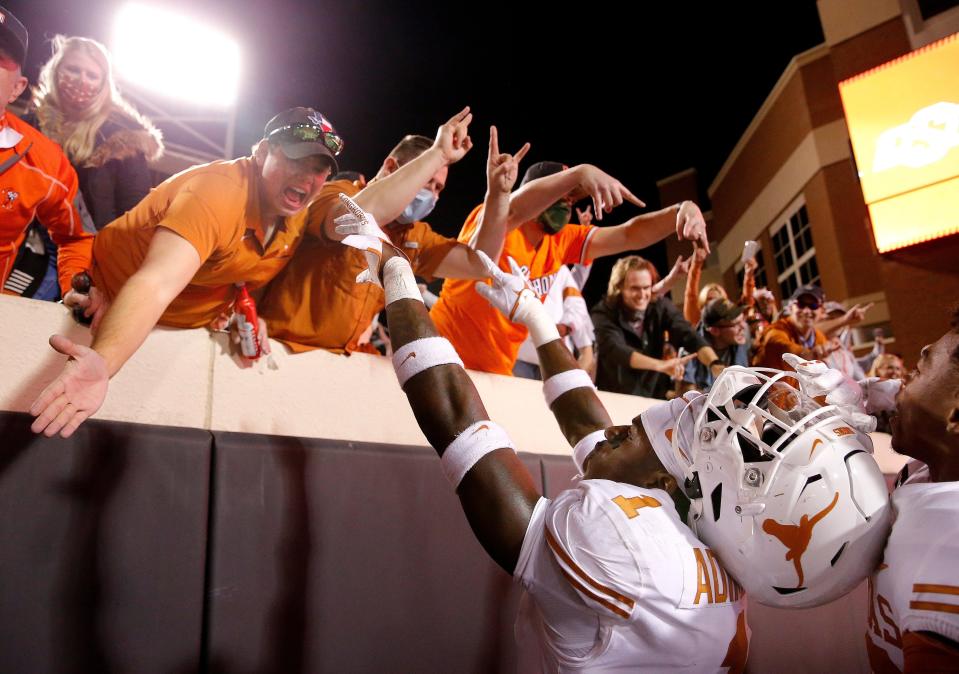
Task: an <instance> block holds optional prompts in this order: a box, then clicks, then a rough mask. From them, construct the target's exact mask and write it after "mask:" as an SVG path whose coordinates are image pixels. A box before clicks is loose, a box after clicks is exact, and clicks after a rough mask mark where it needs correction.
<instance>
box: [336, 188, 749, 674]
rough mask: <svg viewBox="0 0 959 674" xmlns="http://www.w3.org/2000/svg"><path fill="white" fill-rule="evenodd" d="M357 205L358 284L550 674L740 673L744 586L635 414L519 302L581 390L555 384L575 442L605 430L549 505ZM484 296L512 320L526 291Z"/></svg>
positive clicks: (350, 228)
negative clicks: (613, 400)
mask: <svg viewBox="0 0 959 674" xmlns="http://www.w3.org/2000/svg"><path fill="white" fill-rule="evenodd" d="M350 208H351V212H352V213H353V215H354V220H353V221H347V220H344V221H343V222H342V224H341V225H340V226H341V228H342V229H341V230H340V231H341V233H345V234H351V235H353V237H352V238H351V237H347V238H346V239H344V242H345V243H346V245H354V246H356V247H357V248H360V249H361V250H364V251H365V252H367V253H368V257H369V259H370V270H369V273H366V272H364V275H362V276H365V278H369V279H373V280H375V281H377V282H380V283H382V285H383V286H384V289H385V292H386V305H387V306H386V312H387V320H388V322H389V328H390V337H391V339H392V340H393V344H394V347H395V349H396V350H395V353H394V356H393V363H394V367H395V368H396V371H397V377H398V379H399V381H400V385H401V386H402V387H403V390H404V391H405V392H406V394H407V396H408V398H409V401H410V405H411V407H412V408H413V412H414V414H415V416H416V419H417V422H418V423H419V425H420V428H421V429H422V430H423V433H424V434H425V436H426V438H427V439H428V440H429V442H430V444H431V445H432V446H433V447H435V448H437V451H438V453H439V454H440V457H441V462H442V466H443V469H444V472H445V473H446V475H447V477H448V478H449V479H450V481H451V482H452V484H453V486H454V488H455V490H456V492H457V494H458V496H459V498H460V501H461V503H462V506H463V510H464V511H465V513H466V516H467V519H468V520H469V523H470V526H471V527H472V529H473V531H474V533H475V535H476V537H477V539H478V540H479V541H480V543H481V544H482V545H483V547H484V548H485V549H486V551H487V552H488V553H489V555H490V556H491V557H492V558H493V560H494V561H495V562H496V563H497V564H499V565H500V566H501V567H502V568H503V569H505V570H506V571H507V572H508V573H510V574H512V575H513V576H514V578H515V579H516V581H517V582H519V583H521V584H522V585H523V586H524V587H525V588H526V589H527V591H528V595H527V597H528V601H526V602H525V603H526V606H525V607H524V610H523V616H524V617H525V618H526V619H528V620H524V627H525V628H531V629H532V631H533V632H534V633H535V641H537V642H538V645H539V651H540V653H539V655H540V657H541V664H542V666H543V668H544V670H545V671H550V672H571V671H590V672H611V671H617V672H624V671H639V670H646V671H688V672H727V671H732V672H741V671H743V668H744V666H745V660H746V654H747V649H748V630H747V627H746V616H745V597H744V595H743V593H742V590H741V589H740V587H739V585H738V584H737V583H736V582H735V581H734V580H733V579H732V578H731V577H730V576H729V574H728V573H726V571H725V570H724V569H723V567H722V565H721V564H720V562H719V560H718V558H717V556H716V555H715V554H714V553H713V552H712V551H711V550H710V549H709V548H708V547H707V546H706V545H704V544H703V543H702V542H700V541H699V540H698V539H697V538H696V537H695V535H694V534H693V533H692V531H690V529H689V528H688V527H687V526H686V525H685V524H683V522H682V521H681V519H680V517H679V515H678V513H677V511H676V508H675V506H674V503H673V495H674V494H677V493H678V490H677V486H676V481H675V479H674V478H673V477H672V476H671V475H670V474H669V472H668V471H667V470H666V469H665V468H664V467H663V465H662V463H661V462H660V460H659V458H657V455H656V453H655V451H654V449H653V447H652V446H651V444H650V442H649V440H648V439H647V437H646V433H645V431H644V429H643V426H642V423H641V422H640V419H639V418H637V419H636V422H635V423H634V424H633V425H632V426H628V427H614V426H612V424H611V423H610V420H609V416H608V415H607V413H606V410H605V409H604V407H603V405H602V403H601V402H600V401H599V398H598V397H597V396H596V393H595V389H594V388H593V386H592V383H591V382H590V381H589V378H588V376H586V374H585V372H584V371H583V370H580V369H578V368H576V363H575V361H574V360H573V357H572V356H571V355H570V353H569V351H568V350H567V349H566V348H565V346H563V344H562V340H561V339H560V338H559V333H558V332H557V330H556V325H555V322H554V321H552V320H551V319H550V318H549V317H548V315H546V313H545V312H543V311H542V305H541V304H540V302H539V301H538V300H537V299H536V297H535V295H533V293H531V292H529V291H526V292H525V293H522V297H521V299H522V303H521V306H518V307H516V311H514V312H513V315H512V318H513V319H514V320H517V321H522V322H524V323H525V324H527V325H528V326H529V327H530V331H531V333H532V334H533V338H534V340H535V341H536V343H537V346H538V348H539V351H540V359H541V367H542V368H543V374H544V377H546V378H547V380H549V379H553V381H554V382H556V381H557V380H556V379H554V378H555V377H557V376H559V377H560V378H561V379H562V378H563V377H564V375H565V376H566V378H569V379H570V381H568V382H567V383H566V384H564V385H560V386H559V388H557V387H556V386H555V384H554V387H553V391H554V393H556V398H555V400H554V401H552V409H553V411H554V412H555V414H556V416H557V419H558V420H559V422H560V425H561V427H562V429H563V431H564V433H565V434H566V436H567V437H568V438H571V439H574V440H576V441H578V440H579V439H580V438H582V437H584V436H591V437H592V438H593V439H592V444H593V445H595V444H596V442H597V436H596V435H595V433H593V432H594V431H597V429H608V430H607V431H606V432H605V436H606V438H607V439H605V440H603V441H602V442H600V447H599V448H598V449H596V451H595V452H592V457H591V459H590V461H589V465H588V466H587V467H586V471H585V479H584V480H582V481H581V482H580V483H579V484H578V486H577V487H575V488H573V489H570V490H568V491H566V492H563V493H562V494H560V495H559V496H558V497H557V498H555V499H553V500H551V501H550V500H547V499H544V498H542V496H541V495H540V494H539V492H538V491H537V489H536V487H535V485H534V483H533V480H532V477H531V476H530V474H529V472H528V471H527V469H526V467H525V466H524V465H523V463H522V462H521V461H520V460H519V458H518V457H517V456H516V453H515V451H514V449H513V448H512V444H511V442H510V440H509V437H508V436H507V435H506V433H505V431H503V429H502V428H501V427H499V426H498V425H497V424H496V423H495V422H493V421H490V420H489V416H488V415H487V413H486V410H485V408H484V407H483V403H482V401H481V400H480V398H479V395H478V394H477V392H476V389H475V388H474V386H473V383H472V381H471V380H470V378H469V376H468V375H467V374H466V371H465V370H464V369H463V367H462V364H461V362H459V358H458V356H457V354H456V352H455V351H454V350H453V348H452V346H451V345H450V344H449V342H447V341H446V340H445V339H443V338H441V337H438V336H437V332H436V330H435V328H434V326H433V324H432V321H431V320H430V318H429V314H428V313H427V311H426V307H425V306H424V305H423V302H422V299H421V296H420V294H419V291H418V289H417V287H416V282H415V278H414V277H413V274H412V271H411V269H410V266H409V264H408V262H406V260H405V259H403V258H402V257H401V256H400V255H398V254H397V253H396V251H394V250H393V249H392V248H391V247H390V246H388V245H386V242H385V241H382V240H381V239H380V237H379V235H378V234H377V232H376V227H375V224H373V223H371V222H370V221H369V220H370V219H369V218H368V217H367V216H366V215H365V214H363V213H362V211H357V210H356V209H355V208H353V207H350ZM380 255H382V258H383V260H380V259H379V256H380ZM489 264H490V265H491V266H492V264H493V263H492V262H490V263H489ZM484 287H486V288H488V292H489V293H491V294H496V293H499V294H500V295H501V297H502V301H501V302H499V303H498V304H497V306H499V307H500V308H504V307H505V308H506V312H507V313H510V307H513V305H514V304H515V303H516V300H517V295H516V294H515V293H514V294H512V296H510V291H509V290H507V289H496V288H495V287H489V286H484ZM493 299H494V300H495V298H493ZM507 302H508V304H506V303H507ZM494 304H496V302H495V301H494ZM537 310H538V311H537ZM567 373H568V374H567ZM548 383H549V382H547V384H548ZM679 406H680V407H682V406H684V404H683V403H680V404H679ZM599 434H600V435H603V432H602V431H599ZM526 633H527V634H528V633H529V629H527V631H526Z"/></svg>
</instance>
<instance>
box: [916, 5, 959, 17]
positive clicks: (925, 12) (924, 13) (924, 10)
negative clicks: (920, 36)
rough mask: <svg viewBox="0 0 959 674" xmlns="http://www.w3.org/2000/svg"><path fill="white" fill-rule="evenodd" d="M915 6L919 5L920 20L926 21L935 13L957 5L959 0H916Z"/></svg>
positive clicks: (940, 12)
mask: <svg viewBox="0 0 959 674" xmlns="http://www.w3.org/2000/svg"><path fill="white" fill-rule="evenodd" d="M916 6H918V7H919V15H920V16H921V17H922V20H923V21H928V20H929V19H931V18H932V17H934V16H936V15H937V14H942V13H943V12H947V11H949V10H950V9H953V8H955V7H957V6H959V2H957V1H956V0H916Z"/></svg>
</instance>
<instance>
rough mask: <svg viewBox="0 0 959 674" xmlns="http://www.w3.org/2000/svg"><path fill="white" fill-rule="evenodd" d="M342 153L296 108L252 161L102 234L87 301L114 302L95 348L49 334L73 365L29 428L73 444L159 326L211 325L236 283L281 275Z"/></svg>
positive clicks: (199, 172)
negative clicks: (115, 377)
mask: <svg viewBox="0 0 959 674" xmlns="http://www.w3.org/2000/svg"><path fill="white" fill-rule="evenodd" d="M342 148H343V141H342V139H341V138H340V137H339V136H338V135H337V133H336V131H335V130H334V129H333V126H332V125H331V124H330V122H329V121H328V120H327V119H326V118H325V117H324V116H323V115H322V114H320V113H319V112H317V111H316V110H314V109H312V108H292V109H290V110H286V111H284V112H281V113H280V114H278V115H276V116H275V117H274V118H273V119H271V120H270V121H269V122H268V123H267V125H266V128H265V130H264V132H263V138H262V140H260V141H259V142H258V143H257V144H256V145H255V146H254V147H253V154H252V156H249V157H242V158H240V159H235V160H233V161H215V162H211V163H209V164H203V165H200V166H195V167H193V168H190V169H188V170H186V171H183V172H181V173H178V174H176V175H174V176H172V177H170V178H168V179H167V180H166V181H164V182H163V183H161V184H160V185H159V186H157V187H156V188H154V189H153V190H152V191H151V192H150V193H149V194H148V195H147V196H146V197H145V198H144V199H143V200H142V201H141V202H140V203H139V204H137V205H136V206H135V207H134V208H132V209H131V210H130V211H128V212H127V213H126V214H124V215H123V216H121V217H119V218H117V219H116V220H114V221H113V222H111V223H110V224H109V225H107V226H106V227H104V228H103V229H102V230H101V231H100V233H99V234H98V236H97V237H96V241H95V243H94V248H93V269H92V272H91V275H92V280H93V290H95V291H97V292H95V293H94V292H91V293H90V295H89V298H90V300H91V303H96V302H99V301H102V302H108V303H110V306H109V308H108V309H107V310H106V311H105V312H102V313H103V319H102V322H99V325H98V323H97V321H96V320H95V321H94V323H93V325H92V328H93V331H94V339H93V343H92V344H91V346H90V347H89V348H88V347H85V346H82V345H80V344H76V343H74V342H72V341H71V340H69V339H67V338H66V337H63V336H61V335H55V336H53V337H51V338H50V346H52V347H53V348H54V349H55V350H56V351H58V352H59V353H62V354H64V355H66V356H69V357H70V360H69V361H68V362H67V363H66V365H65V366H64V369H63V371H62V372H61V374H60V375H59V376H58V377H57V378H56V379H55V380H54V381H53V382H52V383H51V384H50V385H48V386H47V387H46V388H45V389H44V390H43V392H41V393H40V395H39V397H38V398H37V399H36V400H35V401H34V403H33V405H32V406H31V408H30V412H31V414H33V415H34V416H36V417H37V419H36V420H35V421H34V423H33V426H32V429H33V431H34V432H36V433H40V432H42V433H44V434H45V435H47V436H52V435H54V434H56V433H57V432H59V433H60V435H61V436H63V437H69V436H70V435H71V434H72V433H73V432H74V431H75V430H76V428H77V426H79V425H80V424H81V423H82V422H83V421H84V420H85V419H86V418H87V417H89V416H90V415H92V414H93V413H95V412H96V411H97V409H99V407H100V405H101V404H102V403H103V399H104V398H105V397H106V392H107V385H108V382H109V379H110V377H112V376H113V375H114V374H116V373H117V371H118V370H119V369H120V368H121V367H122V366H123V364H124V363H125V362H126V361H127V360H128V359H129V358H130V356H132V355H133V354H134V353H135V352H136V350H137V349H138V348H139V347H140V344H142V343H143V340H144V339H146V336H147V334H148V333H149V332H150V330H152V329H153V327H154V326H155V325H164V326H172V327H178V328H200V327H206V326H208V325H210V323H211V322H212V321H214V320H215V319H216V318H217V317H218V316H220V315H221V314H223V313H224V312H226V311H227V310H228V309H229V308H230V306H231V305H232V303H233V301H234V296H235V293H236V289H235V284H237V283H245V284H246V286H247V287H248V288H250V289H256V288H258V287H260V286H262V285H264V284H265V283H267V282H268V281H269V280H270V279H272V278H273V277H274V276H276V275H277V274H278V273H279V272H280V270H281V269H283V267H284V266H285V265H286V264H287V262H288V261H289V259H290V257H291V256H292V254H293V251H294V250H295V249H296V247H297V245H298V244H299V242H300V241H301V240H302V238H303V235H304V233H305V230H306V225H307V217H306V216H307V206H309V205H310V203H311V202H312V201H313V200H314V199H315V198H316V197H317V195H318V194H319V192H320V188H321V187H322V186H323V183H324V182H325V181H326V179H327V177H328V176H329V175H330V174H331V173H335V172H336V170H337V166H336V159H335V157H336V155H338V154H339V153H340V151H341V150H342Z"/></svg>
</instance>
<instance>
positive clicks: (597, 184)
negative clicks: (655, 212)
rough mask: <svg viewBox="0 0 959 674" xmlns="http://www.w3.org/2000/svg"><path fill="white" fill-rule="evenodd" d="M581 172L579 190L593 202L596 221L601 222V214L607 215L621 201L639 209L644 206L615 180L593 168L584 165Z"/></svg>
mask: <svg viewBox="0 0 959 674" xmlns="http://www.w3.org/2000/svg"><path fill="white" fill-rule="evenodd" d="M581 170H582V177H581V178H580V181H579V189H580V190H582V191H583V192H585V193H586V195H587V196H589V197H590V198H591V199H592V200H593V213H595V214H596V219H597V220H602V219H603V213H609V212H610V211H612V210H613V209H614V208H616V207H617V206H619V205H621V204H622V203H623V201H628V202H630V203H631V204H633V205H634V206H639V207H640V208H642V207H643V206H645V205H646V204H645V203H644V202H642V201H641V200H640V199H639V198H638V197H636V196H635V195H634V194H633V193H632V192H630V191H629V190H628V189H626V186H625V185H623V184H622V183H621V182H619V181H618V180H616V178H614V177H613V176H611V175H609V174H608V173H605V172H604V171H601V170H599V169H598V168H596V167H595V166H591V165H588V164H584V165H583V166H582V168H581Z"/></svg>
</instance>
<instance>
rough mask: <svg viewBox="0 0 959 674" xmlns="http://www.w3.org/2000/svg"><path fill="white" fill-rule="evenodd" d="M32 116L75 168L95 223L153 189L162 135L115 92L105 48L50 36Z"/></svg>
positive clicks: (115, 215)
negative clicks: (152, 167)
mask: <svg viewBox="0 0 959 674" xmlns="http://www.w3.org/2000/svg"><path fill="white" fill-rule="evenodd" d="M33 106H34V111H33V113H34V116H35V118H36V122H37V126H39V128H40V130H41V131H43V133H44V134H46V135H47V136H49V137H50V138H52V139H53V140H55V141H57V142H58V143H59V144H60V145H61V146H62V147H63V150H64V152H66V154H67V157H68V158H69V159H70V162H71V163H72V164H73V166H74V168H75V169H76V170H77V174H78V175H79V178H80V193H81V194H82V196H83V201H84V203H85V205H86V207H87V209H88V210H89V212H90V215H91V217H92V219H93V222H94V224H95V225H96V228H97V229H98V230H99V229H102V228H103V227H104V226H105V225H107V224H108V223H109V222H111V221H113V220H114V219H116V218H118V217H119V216H121V215H123V214H124V213H125V212H126V211H128V210H129V209H130V208H132V207H133V206H135V205H136V204H137V203H139V201H140V200H141V199H142V198H143V197H144V196H146V194H147V192H149V191H150V188H151V187H152V186H153V182H152V178H151V176H150V171H149V168H148V166H147V162H148V161H152V160H154V159H156V158H157V157H159V156H160V154H161V153H162V151H163V144H162V141H161V137H160V132H159V131H158V130H157V129H156V127H154V126H153V124H151V123H150V122H149V121H148V120H147V119H146V118H144V117H143V116H142V115H141V114H140V113H138V112H137V111H136V110H135V109H134V108H133V106H132V105H130V104H129V103H128V102H126V101H125V100H124V99H123V97H122V96H120V92H119V91H118V89H117V86H116V82H115V81H114V79H113V69H112V67H111V64H110V54H109V52H107V50H106V47H104V46H103V45H102V44H100V43H99V42H97V41H96V40H90V39H88V38H83V37H65V36H63V35H58V36H56V37H55V38H53V55H52V56H51V57H50V60H49V61H47V62H46V64H45V65H44V66H43V68H42V69H41V70H40V77H39V82H38V84H37V86H36V87H34V90H33Z"/></svg>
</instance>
